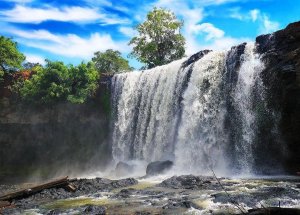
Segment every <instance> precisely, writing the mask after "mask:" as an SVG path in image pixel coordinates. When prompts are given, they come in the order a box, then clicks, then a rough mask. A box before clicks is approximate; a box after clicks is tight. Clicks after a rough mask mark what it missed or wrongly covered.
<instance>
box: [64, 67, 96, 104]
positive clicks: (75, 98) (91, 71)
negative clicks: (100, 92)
mask: <svg viewBox="0 0 300 215" xmlns="http://www.w3.org/2000/svg"><path fill="white" fill-rule="evenodd" d="M98 79H99V73H98V72H97V71H96V69H95V66H94V63H93V62H89V63H87V64H85V63H81V64H79V65H78V66H72V65H71V66H70V69H69V85H70V94H69V95H68V97H67V100H68V101H70V102H72V103H84V102H85V101H86V99H87V98H88V97H90V96H92V95H93V94H94V92H95V91H96V89H97V87H98Z"/></svg>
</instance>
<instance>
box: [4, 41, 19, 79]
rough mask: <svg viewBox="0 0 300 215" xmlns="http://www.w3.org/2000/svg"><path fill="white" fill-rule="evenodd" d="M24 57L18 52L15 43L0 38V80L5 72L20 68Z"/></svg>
mask: <svg viewBox="0 0 300 215" xmlns="http://www.w3.org/2000/svg"><path fill="white" fill-rule="evenodd" d="M24 60H25V56H24V55H23V54H22V53H21V52H19V50H18V46H17V43H16V42H14V41H12V40H11V39H10V38H7V37H4V36H0V80H1V79H2V77H3V75H4V73H5V72H8V71H10V70H16V69H19V68H21V67H22V62H23V61H24Z"/></svg>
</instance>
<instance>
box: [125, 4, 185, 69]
mask: <svg viewBox="0 0 300 215" xmlns="http://www.w3.org/2000/svg"><path fill="white" fill-rule="evenodd" d="M182 26H183V21H180V20H178V19H177V18H176V16H175V15H174V13H172V12H171V11H169V10H164V9H162V8H154V9H153V10H152V11H150V12H149V13H148V14H147V20H146V21H145V22H144V23H142V24H139V25H138V26H137V27H136V29H137V31H138V34H139V35H138V36H136V37H133V38H132V39H131V41H130V42H129V45H133V51H132V52H131V56H133V57H136V58H137V59H138V60H139V61H141V62H142V63H145V64H146V68H152V67H155V66H159V65H164V64H167V63H170V62H171V61H173V60H177V59H180V58H182V57H183V56H184V53H185V49H184V45H185V39H184V37H183V36H182V35H181V33H180V29H181V28H182Z"/></svg>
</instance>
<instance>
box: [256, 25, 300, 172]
mask: <svg viewBox="0 0 300 215" xmlns="http://www.w3.org/2000/svg"><path fill="white" fill-rule="evenodd" d="M256 43H257V45H258V48H257V50H258V52H259V53H261V54H263V60H264V62H265V70H264V71H263V73H262V77H263V81H264V84H265V86H266V87H267V88H268V90H269V92H268V100H269V105H270V107H271V108H272V109H273V110H275V111H277V112H279V113H280V115H281V119H280V122H279V125H278V126H279V130H280V132H281V135H282V140H281V144H284V145H285V146H286V148H285V159H284V165H285V169H286V170H288V171H289V172H290V173H295V172H297V171H299V168H300V144H299V141H300V22H296V23H292V24H290V25H288V26H287V27H286V29H283V30H280V31H277V32H275V33H273V34H268V35H262V36H259V37H257V39H256ZM263 133H264V132H262V135H261V138H263V136H264V134H263Z"/></svg>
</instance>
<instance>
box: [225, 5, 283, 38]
mask: <svg viewBox="0 0 300 215" xmlns="http://www.w3.org/2000/svg"><path fill="white" fill-rule="evenodd" d="M230 17H231V18H235V19H239V20H242V21H249V20H251V21H252V22H258V23H259V25H260V27H259V34H267V33H272V32H274V31H276V30H278V29H279V28H280V24H279V23H278V22H276V21H272V20H271V19H270V17H269V16H268V15H266V14H265V13H263V12H261V11H260V10H258V9H253V10H250V11H249V12H248V13H244V14H243V13H241V12H240V8H231V9H230Z"/></svg>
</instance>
